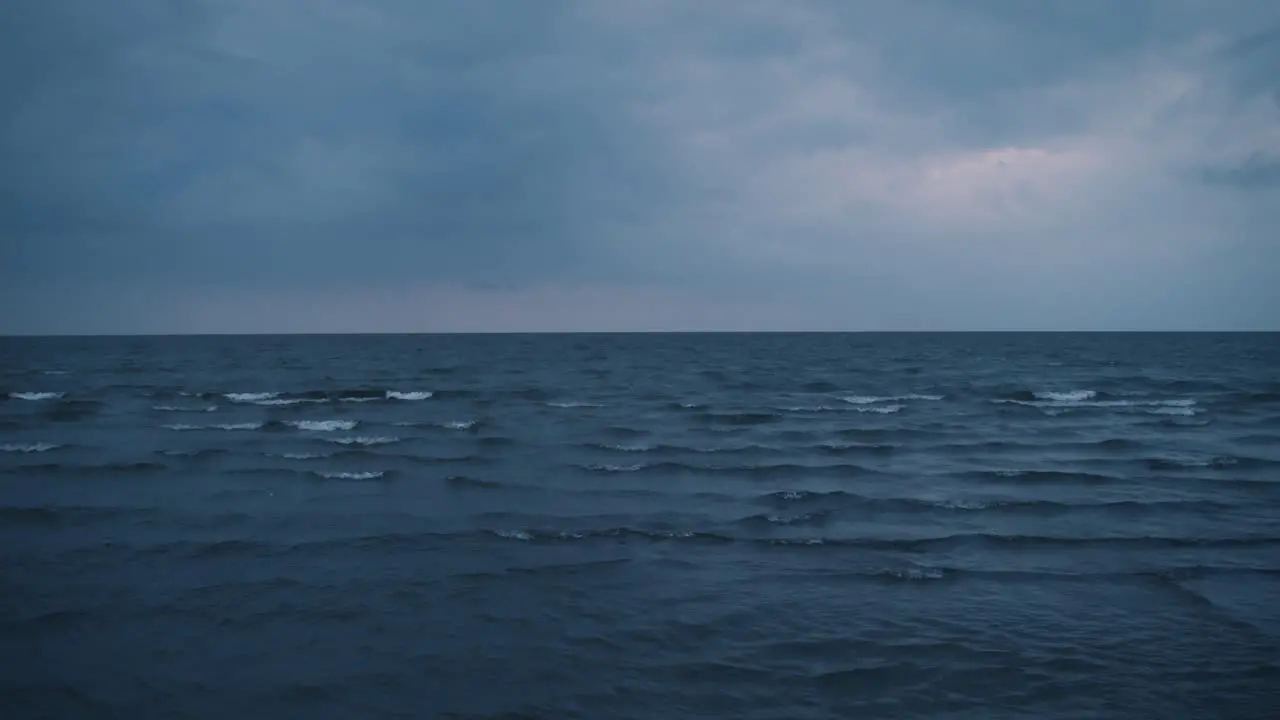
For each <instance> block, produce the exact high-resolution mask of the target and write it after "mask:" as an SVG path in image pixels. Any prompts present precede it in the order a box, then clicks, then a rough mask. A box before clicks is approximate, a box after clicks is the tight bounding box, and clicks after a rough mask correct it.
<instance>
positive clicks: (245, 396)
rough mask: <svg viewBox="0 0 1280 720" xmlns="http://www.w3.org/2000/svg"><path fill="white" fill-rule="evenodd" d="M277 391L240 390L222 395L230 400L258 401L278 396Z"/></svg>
mask: <svg viewBox="0 0 1280 720" xmlns="http://www.w3.org/2000/svg"><path fill="white" fill-rule="evenodd" d="M279 395H280V393H278V392H240V393H224V394H223V397H225V398H226V399H228V400H230V401H231V402H247V403H258V402H262V401H263V400H271V399H273V398H276V397H279Z"/></svg>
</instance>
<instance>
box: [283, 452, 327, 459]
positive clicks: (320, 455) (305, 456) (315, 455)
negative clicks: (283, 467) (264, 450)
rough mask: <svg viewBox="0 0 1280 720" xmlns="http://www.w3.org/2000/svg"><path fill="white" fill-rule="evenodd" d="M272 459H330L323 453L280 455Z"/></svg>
mask: <svg viewBox="0 0 1280 720" xmlns="http://www.w3.org/2000/svg"><path fill="white" fill-rule="evenodd" d="M270 457H278V458H284V459H285V460H317V459H319V458H324V457H329V456H328V455H325V454H323V453H291V452H287V453H280V454H279V455H270Z"/></svg>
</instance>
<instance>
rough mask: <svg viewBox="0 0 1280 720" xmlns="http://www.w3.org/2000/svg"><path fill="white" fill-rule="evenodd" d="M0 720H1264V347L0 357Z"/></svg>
mask: <svg viewBox="0 0 1280 720" xmlns="http://www.w3.org/2000/svg"><path fill="white" fill-rule="evenodd" d="M0 373H2V375H0V716H2V717H5V718H35V717H41V718H44V717H49V718H62V717H67V718H89V717H92V718H108V717H120V718H137V717H165V718H228V717H239V718H259V717H263V718H283V717H306V718H393V717H394V718H402V717H423V718H435V717H441V718H526V717H527V718H663V719H666V718H683V717H707V718H735V719H739V718H780V719H790V720H803V719H806V718H850V717H860V718H861V717H887V718H930V719H936V718H1031V717H1034V718H1045V719H1055V718H1259V719H1263V718H1267V719H1270V720H1273V719H1274V718H1277V717H1280V336H1277V335H1266V334H1232V335H1211V334H1186V335H1178V334H1173V335H1163V334H1160V335H1157V334H1061V335H1058V334H956V335H945V334H938V335H932V334H901V335H898V334H870V335H864V334H759V335H735V334H724V335H717V334H706V335H679V334H671V335H528V336H518V335H511V336H479V335H477V336H360V337H350V336H348V337H337V336H334V337H187V338H47V339H24V338H6V339H0Z"/></svg>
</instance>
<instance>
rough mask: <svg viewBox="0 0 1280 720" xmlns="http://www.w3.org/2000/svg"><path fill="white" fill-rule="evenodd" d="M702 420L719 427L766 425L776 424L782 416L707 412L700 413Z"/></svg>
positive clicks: (744, 412) (764, 413) (741, 412)
mask: <svg viewBox="0 0 1280 720" xmlns="http://www.w3.org/2000/svg"><path fill="white" fill-rule="evenodd" d="M700 416H701V418H702V419H703V420H705V421H707V422H709V423H712V424H720V425H738V426H747V425H767V424H769V423H774V422H778V421H779V420H782V419H783V416H782V415H781V414H779V413H776V412H760V411H747V410H744V411H740V412H707V411H703V412H702V413H700Z"/></svg>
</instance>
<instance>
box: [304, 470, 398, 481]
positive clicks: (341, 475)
mask: <svg viewBox="0 0 1280 720" xmlns="http://www.w3.org/2000/svg"><path fill="white" fill-rule="evenodd" d="M313 474H315V475H318V476H320V477H322V478H324V479H326V480H378V479H380V478H383V477H386V476H387V473H386V472H385V471H383V470H366V471H362V472H360V471H358V472H337V471H335V472H315V473H313Z"/></svg>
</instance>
